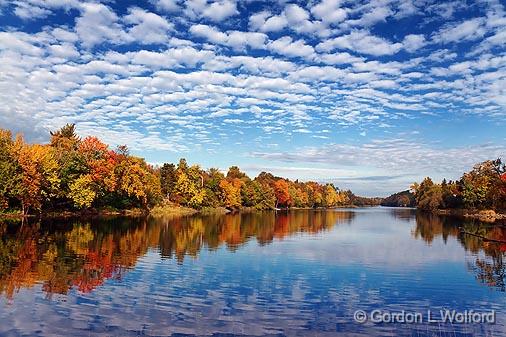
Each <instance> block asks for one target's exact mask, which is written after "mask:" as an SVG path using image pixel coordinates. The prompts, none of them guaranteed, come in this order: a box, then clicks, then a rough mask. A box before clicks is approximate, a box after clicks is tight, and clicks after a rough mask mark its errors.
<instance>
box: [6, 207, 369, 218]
mask: <svg viewBox="0 0 506 337" xmlns="http://www.w3.org/2000/svg"><path fill="white" fill-rule="evenodd" d="M360 207H373V206H369V205H367V206H357V205H342V206H334V207H328V208H326V207H317V208H312V207H290V208H282V209H256V208H253V207H241V208H238V209H227V208H225V207H204V208H202V209H195V208H190V207H184V206H176V205H171V206H167V205H165V206H155V207H153V208H152V209H150V210H143V209H140V208H134V209H126V210H110V209H101V210H96V209H91V210H86V211H50V212H46V213H41V214H39V215H36V214H29V215H23V214H21V212H18V213H15V212H11V213H0V219H33V218H44V219H58V218H75V217H83V218H94V217H114V216H125V217H140V216H153V217H163V216H188V215H194V214H201V215H215V214H230V213H250V212H257V211H258V212H264V211H269V212H270V211H274V212H278V211H279V212H288V211H297V210H332V209H344V208H360Z"/></svg>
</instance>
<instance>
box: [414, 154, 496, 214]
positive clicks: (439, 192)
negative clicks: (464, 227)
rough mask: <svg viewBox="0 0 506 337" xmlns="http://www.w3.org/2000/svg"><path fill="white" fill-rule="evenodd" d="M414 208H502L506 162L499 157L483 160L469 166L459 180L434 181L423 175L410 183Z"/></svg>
mask: <svg viewBox="0 0 506 337" xmlns="http://www.w3.org/2000/svg"><path fill="white" fill-rule="evenodd" d="M411 189H412V191H413V192H414V198H415V204H416V207H417V208H419V209H423V210H430V211H432V210H437V209H479V210H484V209H489V210H495V211H503V210H506V165H505V164H503V163H502V161H501V159H497V160H487V161H484V162H482V163H479V164H477V165H475V166H474V167H473V169H472V170H471V171H469V172H466V173H464V174H463V175H462V177H461V178H460V179H459V180H456V181H451V180H450V181H447V180H446V179H444V180H443V181H442V182H441V183H440V184H438V183H434V182H433V181H432V179H431V178H429V177H427V178H425V179H424V180H423V181H422V182H421V183H415V184H413V185H412V186H411Z"/></svg>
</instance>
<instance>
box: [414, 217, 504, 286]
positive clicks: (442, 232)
mask: <svg viewBox="0 0 506 337" xmlns="http://www.w3.org/2000/svg"><path fill="white" fill-rule="evenodd" d="M461 228H462V229H463V230H464V231H466V232H468V233H473V234H476V235H479V236H481V237H485V238H488V239H490V240H496V241H506V227H504V226H500V225H496V226H494V225H491V224H490V223H483V222H480V221H478V220H473V219H464V220H462V219H457V218H453V217H447V216H439V215H436V214H432V213H425V212H418V213H417V214H416V228H415V231H414V233H413V235H414V237H415V238H421V239H423V240H424V241H425V242H427V243H429V244H430V243H432V241H433V240H434V239H435V238H437V237H439V236H441V237H442V238H443V240H444V242H446V241H447V239H448V237H449V236H452V237H455V238H456V239H457V240H458V241H459V242H460V243H461V244H462V246H463V247H464V248H465V249H466V250H467V251H470V252H472V253H473V254H475V255H476V258H475V260H474V261H472V262H469V263H468V268H469V270H471V271H472V272H473V273H474V274H475V275H476V279H477V280H478V281H480V282H482V283H484V284H487V285H489V286H491V287H495V288H497V289H499V290H500V291H506V287H505V281H506V266H505V264H504V262H503V259H504V253H505V252H506V244H504V243H499V242H492V241H486V240H483V239H482V238H480V237H477V236H473V235H466V234H463V233H461ZM480 252H483V253H484V258H482V257H479V256H477V255H478V254H479V253H480Z"/></svg>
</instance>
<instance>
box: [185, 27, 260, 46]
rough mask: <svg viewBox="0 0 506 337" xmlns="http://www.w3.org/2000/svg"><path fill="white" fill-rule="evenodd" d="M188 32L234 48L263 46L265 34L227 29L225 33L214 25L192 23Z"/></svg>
mask: <svg viewBox="0 0 506 337" xmlns="http://www.w3.org/2000/svg"><path fill="white" fill-rule="evenodd" d="M190 33H192V34H193V35H195V36H199V37H203V38H205V39H207V40H208V41H209V42H212V43H216V44H220V45H224V46H229V47H232V48H234V49H243V48H245V47H247V46H248V47H251V48H256V49H263V48H265V42H266V40H267V35H265V34H263V33H256V32H241V31H228V32H226V33H224V32H221V31H219V30H217V29H216V28H215V27H212V26H207V25H202V24H198V25H193V26H191V27H190Z"/></svg>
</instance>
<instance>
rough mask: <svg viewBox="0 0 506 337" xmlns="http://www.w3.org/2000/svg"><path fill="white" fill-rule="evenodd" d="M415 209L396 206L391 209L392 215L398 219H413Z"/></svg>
mask: <svg viewBox="0 0 506 337" xmlns="http://www.w3.org/2000/svg"><path fill="white" fill-rule="evenodd" d="M415 213H416V211H415V209H413V208H402V207H396V208H391V209H390V215H391V216H393V217H394V218H396V219H398V220H403V221H407V222H409V221H411V220H413V218H414V217H415Z"/></svg>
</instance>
